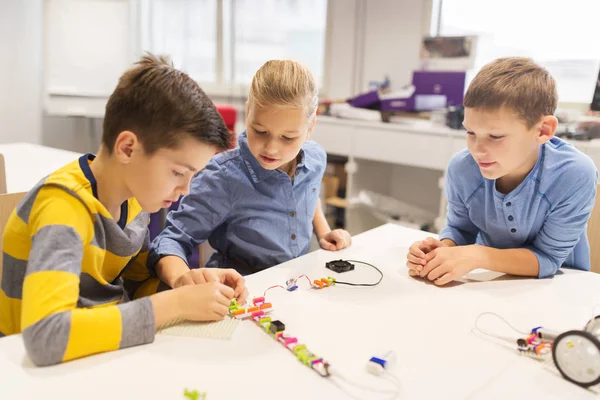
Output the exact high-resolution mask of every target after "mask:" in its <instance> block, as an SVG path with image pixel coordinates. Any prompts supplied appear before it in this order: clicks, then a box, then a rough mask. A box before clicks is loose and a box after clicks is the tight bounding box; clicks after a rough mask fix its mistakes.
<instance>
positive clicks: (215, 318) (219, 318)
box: [210, 311, 225, 321]
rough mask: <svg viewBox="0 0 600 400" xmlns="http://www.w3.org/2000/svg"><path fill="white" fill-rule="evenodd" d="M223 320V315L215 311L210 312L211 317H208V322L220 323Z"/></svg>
mask: <svg viewBox="0 0 600 400" xmlns="http://www.w3.org/2000/svg"><path fill="white" fill-rule="evenodd" d="M224 318H225V315H221V314H219V313H218V312H216V311H213V312H212V315H211V317H210V321H222V320H223V319H224Z"/></svg>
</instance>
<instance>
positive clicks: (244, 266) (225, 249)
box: [149, 132, 327, 274]
mask: <svg viewBox="0 0 600 400" xmlns="http://www.w3.org/2000/svg"><path fill="white" fill-rule="evenodd" d="M300 157H301V160H300V161H299V162H298V165H297V166H296V170H295V173H294V181H293V182H292V180H291V179H290V177H289V176H288V175H287V174H286V173H285V172H283V171H280V170H272V171H270V170H266V169H264V168H262V167H261V166H260V164H259V163H258V161H257V160H256V158H255V157H254V156H253V155H252V153H251V152H250V150H249V148H248V139H247V136H246V133H245V132H244V133H242V134H241V135H240V137H239V147H238V148H236V149H233V150H229V151H227V152H224V153H221V154H218V155H216V156H215V157H214V158H213V159H212V160H211V161H210V162H209V164H208V165H207V166H206V168H205V169H204V170H202V171H201V172H200V173H199V174H198V175H197V176H196V177H195V178H194V179H193V180H192V183H191V188H190V193H189V194H188V195H187V196H185V197H183V199H182V200H181V204H180V206H179V208H178V209H177V210H176V211H172V212H170V213H169V215H168V216H167V222H166V228H165V230H164V231H163V232H162V233H160V234H159V235H158V236H157V237H156V239H155V240H154V242H153V243H152V249H151V252H150V256H149V257H150V259H149V265H150V267H153V266H154V265H155V263H156V262H157V261H158V260H159V258H160V257H162V256H165V255H175V256H179V257H181V258H182V259H184V260H186V259H187V258H188V257H189V256H190V254H191V252H192V249H193V248H194V247H196V246H198V245H199V244H200V243H202V242H204V241H205V240H208V242H209V243H210V245H211V246H212V247H213V248H214V249H215V250H216V252H215V254H214V255H213V256H212V257H211V259H210V260H209V261H208V263H207V265H206V266H207V267H220V268H234V269H236V270H238V271H239V272H240V273H242V274H248V273H253V272H257V271H259V270H263V269H266V268H269V267H272V266H274V265H277V264H280V263H283V262H285V261H289V260H291V259H293V258H295V257H299V256H301V255H304V254H306V253H307V252H308V250H309V247H310V241H311V238H312V232H313V226H312V221H313V217H314V214H315V209H316V206H317V200H318V199H319V193H320V188H321V181H322V179H323V173H324V172H325V166H326V163H327V155H326V154H325V151H324V150H323V148H322V147H321V146H319V145H318V144H317V143H315V142H312V141H307V142H305V143H304V144H303V146H302V149H301V150H300Z"/></svg>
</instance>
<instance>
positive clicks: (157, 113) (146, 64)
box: [102, 53, 231, 154]
mask: <svg viewBox="0 0 600 400" xmlns="http://www.w3.org/2000/svg"><path fill="white" fill-rule="evenodd" d="M123 131H131V132H133V133H135V134H136V135H137V137H138V139H139V140H140V142H141V143H142V146H143V147H144V150H145V151H146V153H148V154H152V153H154V152H155V151H156V150H158V149H160V148H176V147H178V146H179V145H180V143H181V140H182V139H183V138H185V137H192V138H194V139H196V140H198V141H200V142H202V143H204V144H207V145H210V146H214V147H216V148H217V150H225V149H227V148H229V144H230V140H231V132H230V131H229V130H228V129H227V127H226V126H225V123H224V122H223V118H222V117H221V115H220V114H219V112H218V111H217V109H216V107H215V105H214V104H213V102H212V101H211V100H210V99H209V98H208V96H207V95H206V93H204V91H203V90H202V89H201V88H200V86H199V85H198V83H197V82H195V81H194V80H193V79H192V78H190V77H189V76H188V75H187V74H185V73H184V72H182V71H179V70H177V69H175V68H174V67H173V63H172V62H171V60H170V59H169V58H168V57H165V56H155V55H153V54H150V53H147V54H146V55H145V56H143V57H142V58H141V59H140V60H139V61H138V62H136V63H135V64H134V65H133V67H132V68H131V69H130V70H128V71H127V72H125V73H124V74H123V75H122V76H121V78H120V79H119V83H118V84H117V88H116V89H115V91H114V92H113V93H112V95H111V96H110V98H109V99H108V103H107V104H106V113H105V116H104V125H103V132H102V144H103V145H104V146H106V147H107V150H108V151H109V153H112V150H113V147H114V145H115V141H116V139H117V136H118V135H119V134H120V133H121V132H123Z"/></svg>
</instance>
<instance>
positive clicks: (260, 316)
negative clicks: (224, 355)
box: [229, 297, 330, 377]
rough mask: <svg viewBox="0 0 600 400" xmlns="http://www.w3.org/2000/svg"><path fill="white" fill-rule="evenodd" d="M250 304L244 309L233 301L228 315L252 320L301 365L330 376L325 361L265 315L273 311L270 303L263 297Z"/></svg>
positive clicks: (324, 375) (281, 324) (277, 322)
mask: <svg viewBox="0 0 600 400" xmlns="http://www.w3.org/2000/svg"><path fill="white" fill-rule="evenodd" d="M252 304H253V307H250V308H247V309H245V308H242V307H240V306H239V305H238V304H237V302H236V301H235V299H234V300H232V301H231V305H230V306H229V313H230V314H231V316H233V317H234V318H238V319H246V318H249V319H252V320H253V321H254V322H255V323H256V324H257V325H258V326H259V327H261V328H263V330H264V331H265V332H266V333H267V334H268V335H269V336H271V337H272V338H273V339H275V340H276V341H277V342H279V343H280V344H281V345H283V346H284V347H285V348H287V349H288V350H289V351H291V352H292V353H293V354H294V355H295V356H296V358H297V359H298V361H300V362H301V363H302V364H304V365H306V366H307V367H309V368H311V369H313V370H314V371H316V372H317V373H318V374H319V375H321V376H323V377H327V376H329V375H330V373H329V364H328V363H327V361H325V360H323V358H322V357H319V356H317V355H315V354H313V353H312V352H311V351H310V350H308V348H307V347H306V345H304V344H300V343H299V342H298V339H297V338H295V337H293V336H289V335H287V334H285V333H284V331H285V324H284V323H283V322H281V321H279V320H273V319H272V318H271V317H269V316H266V315H265V314H266V313H267V312H270V311H272V310H273V307H272V306H271V303H266V302H265V298H264V297H256V298H254V299H252ZM263 307H264V308H263ZM251 310H252V311H251Z"/></svg>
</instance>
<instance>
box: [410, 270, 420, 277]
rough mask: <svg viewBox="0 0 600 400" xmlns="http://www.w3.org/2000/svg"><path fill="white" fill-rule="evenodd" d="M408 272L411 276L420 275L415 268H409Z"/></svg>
mask: <svg viewBox="0 0 600 400" xmlns="http://www.w3.org/2000/svg"><path fill="white" fill-rule="evenodd" d="M408 274H409V275H410V276H419V273H418V272H417V271H415V270H412V269H409V270H408Z"/></svg>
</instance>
